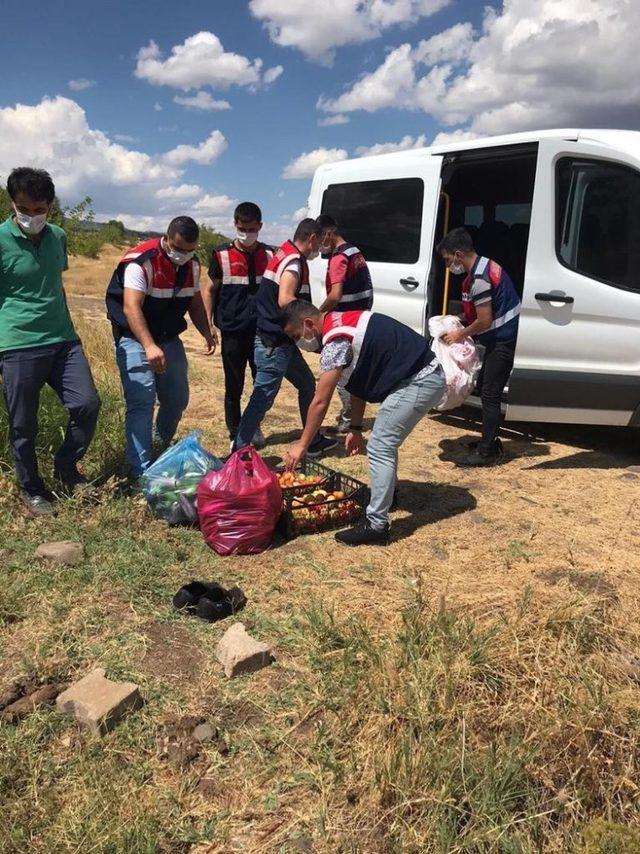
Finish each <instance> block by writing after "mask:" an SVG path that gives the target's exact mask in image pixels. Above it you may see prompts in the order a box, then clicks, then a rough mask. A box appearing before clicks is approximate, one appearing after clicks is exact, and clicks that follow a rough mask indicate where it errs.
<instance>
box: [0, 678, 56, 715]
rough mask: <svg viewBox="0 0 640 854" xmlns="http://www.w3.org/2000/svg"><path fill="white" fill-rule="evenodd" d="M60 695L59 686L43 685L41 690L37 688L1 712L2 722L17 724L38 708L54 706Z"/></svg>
mask: <svg viewBox="0 0 640 854" xmlns="http://www.w3.org/2000/svg"><path fill="white" fill-rule="evenodd" d="M59 693H60V686H58V685H42V686H41V687H40V688H35V689H34V690H33V691H30V692H29V693H27V694H25V695H24V696H22V697H20V698H19V699H16V700H14V701H13V702H12V703H9V704H8V705H7V706H5V708H4V709H3V710H2V711H1V712H0V721H6V722H7V723H13V724H15V723H17V722H18V721H20V720H22V718H26V716H27V715H29V714H30V713H31V712H33V711H34V709H36V708H37V707H38V706H52V705H53V701H54V700H55V699H56V697H57V696H58V694H59Z"/></svg>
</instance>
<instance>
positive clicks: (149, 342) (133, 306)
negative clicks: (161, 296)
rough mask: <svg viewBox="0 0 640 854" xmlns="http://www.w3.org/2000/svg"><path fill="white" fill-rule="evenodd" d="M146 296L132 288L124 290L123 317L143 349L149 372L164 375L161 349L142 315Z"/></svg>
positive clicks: (163, 360) (163, 358) (164, 360)
mask: <svg viewBox="0 0 640 854" xmlns="http://www.w3.org/2000/svg"><path fill="white" fill-rule="evenodd" d="M145 296H146V294H144V293H143V292H142V291H138V290H134V289H133V288H125V289H124V305H123V309H124V316H125V318H126V320H127V324H128V326H129V329H130V330H131V331H132V332H133V335H134V336H135V338H136V340H137V341H139V342H140V344H142V346H143V347H144V352H145V353H146V355H147V359H148V360H149V364H150V366H151V370H152V371H153V372H154V373H156V374H162V373H164V371H165V369H166V367H167V362H166V359H165V356H164V353H163V351H162V348H161V347H158V345H157V344H156V342H155V341H154V340H153V336H152V335H151V333H150V332H149V327H148V326H147V321H146V320H145V316H144V314H143V313H142V306H143V304H144V300H145Z"/></svg>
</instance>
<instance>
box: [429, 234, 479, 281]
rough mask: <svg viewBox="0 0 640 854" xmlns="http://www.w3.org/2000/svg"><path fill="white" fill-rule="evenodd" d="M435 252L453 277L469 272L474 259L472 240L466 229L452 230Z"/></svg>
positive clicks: (474, 251)
mask: <svg viewBox="0 0 640 854" xmlns="http://www.w3.org/2000/svg"><path fill="white" fill-rule="evenodd" d="M436 252H439V253H440V255H441V256H442V260H443V261H444V263H445V264H446V265H447V267H448V268H449V269H450V270H451V272H452V273H453V274H454V275H459V274H460V273H464V272H469V270H470V269H471V268H472V267H473V264H474V261H475V259H476V250H475V248H474V246H473V240H472V239H471V235H470V234H469V232H468V231H467V229H466V228H454V229H453V231H450V232H449V234H447V235H446V237H444V238H443V239H442V240H441V241H440V243H438V245H437V247H436Z"/></svg>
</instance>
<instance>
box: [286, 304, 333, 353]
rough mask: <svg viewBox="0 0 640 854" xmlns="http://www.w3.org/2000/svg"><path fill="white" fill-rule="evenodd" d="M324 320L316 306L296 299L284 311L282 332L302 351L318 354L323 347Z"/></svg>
mask: <svg viewBox="0 0 640 854" xmlns="http://www.w3.org/2000/svg"><path fill="white" fill-rule="evenodd" d="M322 318H323V315H322V312H320V311H319V310H318V309H317V308H316V307H315V305H311V303H310V302H307V301H306V300H302V299H296V300H294V301H293V302H290V303H289V305H287V306H286V307H285V308H284V309H283V310H282V319H281V324H282V331H283V332H284V334H285V335H286V336H287V337H288V338H291V340H292V341H294V342H295V343H296V344H297V345H298V346H299V347H300V348H301V349H302V350H311V351H315V352H317V351H318V350H320V348H321V346H322Z"/></svg>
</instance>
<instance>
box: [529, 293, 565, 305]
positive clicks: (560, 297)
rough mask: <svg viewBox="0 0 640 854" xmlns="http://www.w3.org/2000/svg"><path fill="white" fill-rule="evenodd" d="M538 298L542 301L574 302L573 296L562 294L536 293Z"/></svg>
mask: <svg viewBox="0 0 640 854" xmlns="http://www.w3.org/2000/svg"><path fill="white" fill-rule="evenodd" d="M536 299H538V300H540V302H566V303H572V302H573V297H568V296H563V295H562V294H536Z"/></svg>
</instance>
